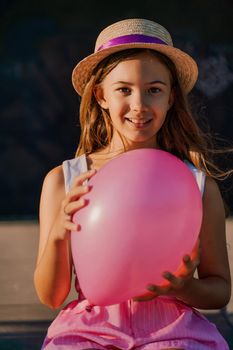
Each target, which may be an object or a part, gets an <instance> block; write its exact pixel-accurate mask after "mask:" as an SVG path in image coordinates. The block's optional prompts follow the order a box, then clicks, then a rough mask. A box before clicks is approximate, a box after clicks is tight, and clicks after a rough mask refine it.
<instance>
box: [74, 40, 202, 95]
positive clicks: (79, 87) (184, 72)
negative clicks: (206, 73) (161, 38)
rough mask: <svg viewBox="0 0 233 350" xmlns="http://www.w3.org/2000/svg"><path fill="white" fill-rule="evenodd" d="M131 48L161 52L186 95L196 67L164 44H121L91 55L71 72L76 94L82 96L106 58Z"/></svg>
mask: <svg viewBox="0 0 233 350" xmlns="http://www.w3.org/2000/svg"><path fill="white" fill-rule="evenodd" d="M132 48H145V49H151V50H155V51H158V52H161V53H162V54H164V55H165V56H167V57H168V58H170V60H171V61H172V62H173V63H174V65H175V67H176V71H177V78H178V81H179V83H180V86H181V88H182V89H183V91H184V92H185V93H186V94H188V93H189V92H190V91H191V90H192V88H193V86H194V84H195V82H196V81H197V76H198V67H197V64H196V62H195V61H194V60H193V59H192V57H191V56H189V55H188V54H186V53H185V52H183V51H181V50H180V49H177V48H175V47H173V46H169V45H164V44H150V43H132V44H129V43H127V44H121V45H117V46H113V47H109V48H107V49H104V50H101V51H99V52H96V53H93V54H91V55H89V56H87V57H86V58H84V59H83V60H82V61H80V62H79V63H78V64H77V65H76V66H75V68H74V70H73V72H72V84H73V86H74V88H75V90H76V91H77V93H78V94H79V95H80V96H82V94H83V91H84V88H85V86H86V84H87V82H88V81H89V79H90V77H91V74H92V71H93V69H94V68H95V67H96V66H97V65H98V64H99V63H100V62H101V61H102V60H103V59H104V58H106V57H108V56H110V55H111V54H113V53H115V52H119V51H123V50H127V49H132Z"/></svg>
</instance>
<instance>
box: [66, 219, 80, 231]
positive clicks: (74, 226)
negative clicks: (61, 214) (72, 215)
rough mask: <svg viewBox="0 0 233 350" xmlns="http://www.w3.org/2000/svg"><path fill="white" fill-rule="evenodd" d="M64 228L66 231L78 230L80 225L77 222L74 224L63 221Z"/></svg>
mask: <svg viewBox="0 0 233 350" xmlns="http://www.w3.org/2000/svg"><path fill="white" fill-rule="evenodd" d="M64 228H65V229H66V230H68V231H80V229H81V226H80V225H79V224H74V223H73V222H71V221H65V224H64Z"/></svg>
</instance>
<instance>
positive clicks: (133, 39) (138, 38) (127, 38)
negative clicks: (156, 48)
mask: <svg viewBox="0 0 233 350" xmlns="http://www.w3.org/2000/svg"><path fill="white" fill-rule="evenodd" d="M133 43H144V44H145V43H149V44H163V45H168V44H167V43H165V41H163V40H161V39H159V38H156V37H154V36H148V35H143V34H129V35H124V36H119V37H118V38H114V39H111V40H109V41H107V42H106V43H104V44H103V45H101V46H100V47H98V49H97V50H96V51H97V52H98V51H101V50H103V49H107V48H109V47H112V46H116V45H121V44H133Z"/></svg>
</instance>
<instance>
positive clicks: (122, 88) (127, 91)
mask: <svg viewBox="0 0 233 350" xmlns="http://www.w3.org/2000/svg"><path fill="white" fill-rule="evenodd" d="M117 91H119V92H121V93H122V94H129V93H130V89H129V88H127V87H120V88H119V89H117Z"/></svg>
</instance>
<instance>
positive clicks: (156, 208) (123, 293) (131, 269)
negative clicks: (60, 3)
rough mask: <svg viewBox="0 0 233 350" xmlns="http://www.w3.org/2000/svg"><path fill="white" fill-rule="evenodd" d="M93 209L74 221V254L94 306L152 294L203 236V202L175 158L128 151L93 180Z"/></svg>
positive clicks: (150, 151) (82, 284) (90, 196)
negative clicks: (151, 285) (153, 287)
mask: <svg viewBox="0 0 233 350" xmlns="http://www.w3.org/2000/svg"><path fill="white" fill-rule="evenodd" d="M90 184H92V185H93V188H92V190H91V192H90V193H89V194H87V195H86V196H85V198H87V199H88V200H89V204H88V205H87V206H86V207H85V208H83V209H81V210H80V211H78V212H77V213H75V214H74V217H73V221H74V222H75V223H79V224H80V225H81V231H79V232H72V234H71V247H72V255H73V261H74V265H75V269H76V273H77V276H78V279H79V283H80V287H81V289H82V291H83V293H84V295H85V297H86V298H87V299H88V300H89V302H90V303H92V304H95V305H111V304H116V303H120V302H123V301H125V300H128V299H130V298H132V297H135V296H139V295H142V294H145V293H147V292H148V291H147V290H146V286H147V285H148V284H149V283H154V284H160V283H162V282H163V278H162V277H161V274H162V273H163V271H165V270H166V271H171V272H175V271H176V270H177V268H178V267H179V266H180V264H181V261H182V257H183V255H184V254H189V253H190V252H191V250H192V248H193V246H194V244H195V242H196V240H197V237H198V235H199V231H200V226H201V221H202V200H201V194H200V191H199V188H198V186H197V183H196V180H195V178H194V176H193V174H192V173H191V171H190V170H189V168H188V167H187V165H186V164H184V163H183V162H182V161H181V160H180V159H178V158H177V157H175V156H173V155H171V154H170V153H168V152H164V151H160V150H154V149H140V150H134V151H129V152H126V153H124V154H122V155H120V156H118V157H116V158H114V159H113V160H111V161H110V162H108V163H107V164H106V165H105V166H104V167H102V168H101V169H100V170H99V171H98V172H97V174H96V175H95V176H94V177H93V178H92V179H91V180H90Z"/></svg>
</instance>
